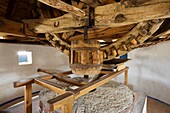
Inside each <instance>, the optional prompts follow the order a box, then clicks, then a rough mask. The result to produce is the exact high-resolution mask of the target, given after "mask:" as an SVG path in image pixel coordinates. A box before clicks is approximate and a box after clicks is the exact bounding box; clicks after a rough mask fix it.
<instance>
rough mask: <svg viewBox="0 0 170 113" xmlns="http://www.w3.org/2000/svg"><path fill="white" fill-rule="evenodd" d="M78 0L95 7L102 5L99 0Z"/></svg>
mask: <svg viewBox="0 0 170 113" xmlns="http://www.w3.org/2000/svg"><path fill="white" fill-rule="evenodd" d="M80 1H81V2H83V3H85V4H87V5H89V6H91V7H97V6H100V5H102V3H101V2H100V0H80Z"/></svg>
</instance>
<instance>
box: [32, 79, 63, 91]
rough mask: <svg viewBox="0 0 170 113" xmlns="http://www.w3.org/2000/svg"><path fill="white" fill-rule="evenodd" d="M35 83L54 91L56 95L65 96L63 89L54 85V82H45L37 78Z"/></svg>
mask: <svg viewBox="0 0 170 113" xmlns="http://www.w3.org/2000/svg"><path fill="white" fill-rule="evenodd" d="M34 81H35V83H36V84H39V85H41V86H44V87H46V88H48V89H50V90H51V91H54V92H56V93H59V94H64V93H65V91H64V90H63V87H61V86H59V85H57V84H55V83H53V82H50V81H47V80H43V79H41V78H35V79H34Z"/></svg>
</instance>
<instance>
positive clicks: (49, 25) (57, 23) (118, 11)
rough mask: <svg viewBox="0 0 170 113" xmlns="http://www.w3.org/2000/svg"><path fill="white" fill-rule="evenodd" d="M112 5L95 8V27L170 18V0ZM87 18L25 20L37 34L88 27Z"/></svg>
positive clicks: (118, 25)
mask: <svg viewBox="0 0 170 113" xmlns="http://www.w3.org/2000/svg"><path fill="white" fill-rule="evenodd" d="M125 2H127V3H124V2H123V3H121V4H120V3H112V4H108V5H103V6H97V7H96V8H95V12H94V13H95V14H94V16H95V20H94V21H95V27H97V28H104V27H120V26H125V25H130V24H134V23H139V22H142V21H147V20H153V19H162V18H169V17H170V9H169V7H170V1H169V0H150V1H148V2H145V3H143V4H139V5H136V4H133V3H131V2H130V1H129V0H126V1H125ZM158 9H159V10H158ZM85 19H86V17H81V18H79V17H75V16H73V15H72V14H65V15H63V16H61V17H58V18H54V19H35V20H25V21H24V22H25V23H27V24H28V28H29V29H30V30H31V31H33V32H35V33H48V32H56V33H61V32H70V31H75V30H76V29H77V28H81V27H83V26H85V25H86V22H85Z"/></svg>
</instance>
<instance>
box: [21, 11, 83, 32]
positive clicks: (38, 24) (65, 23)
mask: <svg viewBox="0 0 170 113" xmlns="http://www.w3.org/2000/svg"><path fill="white" fill-rule="evenodd" d="M23 22H24V23H26V24H28V28H29V29H30V30H31V31H32V32H35V33H50V32H55V33H61V32H70V31H74V30H76V28H80V27H82V26H85V24H86V23H85V21H84V20H83V19H80V18H79V17H75V16H73V15H71V14H65V15H63V16H60V17H57V18H53V19H27V20H23Z"/></svg>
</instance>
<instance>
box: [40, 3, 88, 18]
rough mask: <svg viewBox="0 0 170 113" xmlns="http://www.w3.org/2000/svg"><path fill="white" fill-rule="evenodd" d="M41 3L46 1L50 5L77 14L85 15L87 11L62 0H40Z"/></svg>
mask: <svg viewBox="0 0 170 113" xmlns="http://www.w3.org/2000/svg"><path fill="white" fill-rule="evenodd" d="M38 1H40V2H41V3H44V4H46V5H48V6H51V7H53V8H56V9H60V10H62V11H65V12H69V13H70V14H74V15H77V16H85V12H84V11H83V10H81V9H79V8H77V7H75V6H72V5H69V4H67V3H65V2H63V1H61V0H38Z"/></svg>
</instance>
